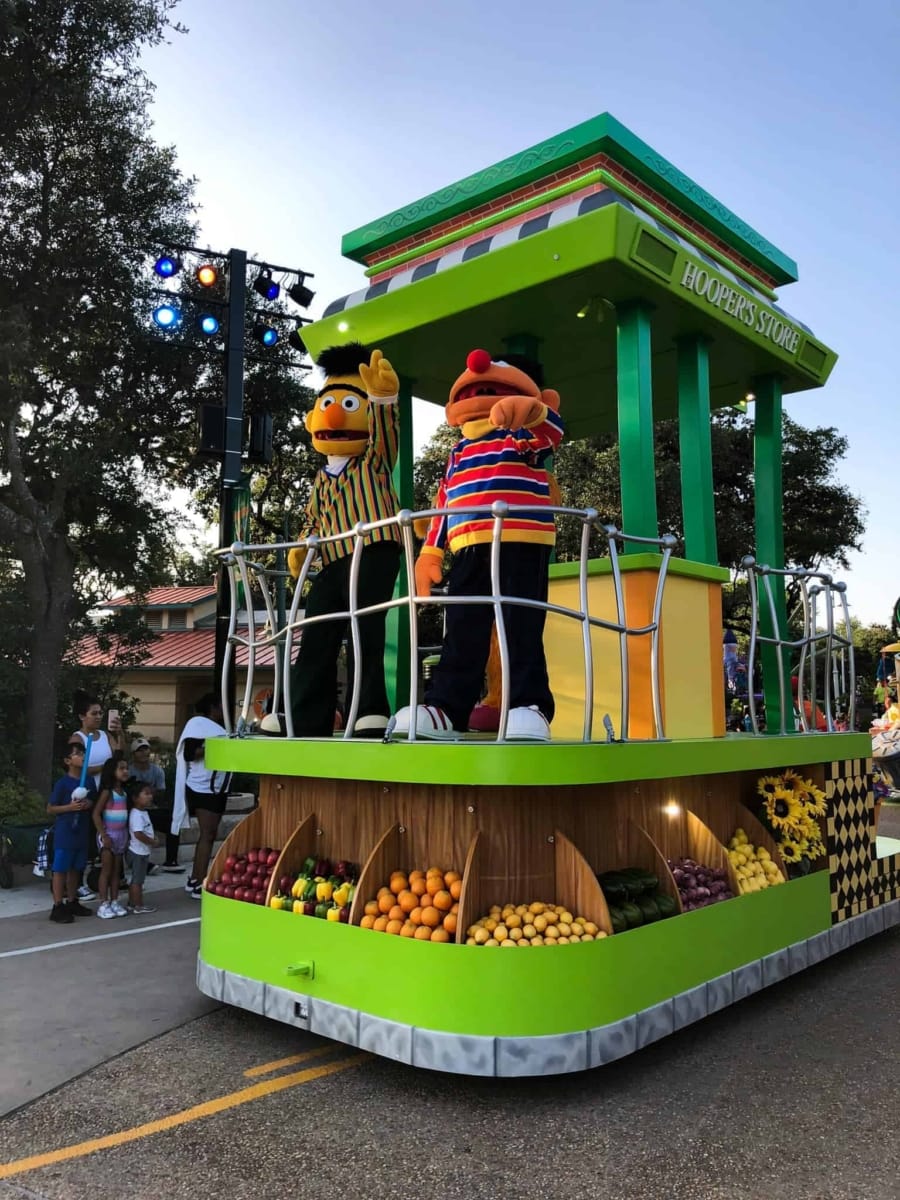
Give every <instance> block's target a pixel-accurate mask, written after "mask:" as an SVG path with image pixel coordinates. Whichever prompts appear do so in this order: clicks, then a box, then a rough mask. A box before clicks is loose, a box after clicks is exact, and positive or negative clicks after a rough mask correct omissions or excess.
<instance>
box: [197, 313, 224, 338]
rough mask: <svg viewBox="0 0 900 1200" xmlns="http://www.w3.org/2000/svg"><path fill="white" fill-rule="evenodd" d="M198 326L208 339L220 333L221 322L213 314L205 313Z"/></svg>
mask: <svg viewBox="0 0 900 1200" xmlns="http://www.w3.org/2000/svg"><path fill="white" fill-rule="evenodd" d="M197 324H198V325H199V326H200V332H201V333H202V334H205V336H206V337H213V336H214V335H215V334H217V333H218V332H219V320H218V318H217V317H214V316H213V315H212V313H204V314H203V316H202V317H200V319H199V321H198V322H197Z"/></svg>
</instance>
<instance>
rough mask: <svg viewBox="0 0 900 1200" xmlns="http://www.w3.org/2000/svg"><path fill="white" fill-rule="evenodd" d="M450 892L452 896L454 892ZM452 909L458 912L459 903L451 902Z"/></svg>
mask: <svg viewBox="0 0 900 1200" xmlns="http://www.w3.org/2000/svg"><path fill="white" fill-rule="evenodd" d="M450 894H451V896H452V895H453V893H452V892H451V893H450ZM450 911H451V912H452V913H458V912H459V904H451V905H450Z"/></svg>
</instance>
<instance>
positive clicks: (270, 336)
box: [253, 321, 278, 350]
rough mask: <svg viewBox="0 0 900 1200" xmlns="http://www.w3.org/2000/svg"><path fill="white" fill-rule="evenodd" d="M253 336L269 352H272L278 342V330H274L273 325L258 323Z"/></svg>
mask: <svg viewBox="0 0 900 1200" xmlns="http://www.w3.org/2000/svg"><path fill="white" fill-rule="evenodd" d="M253 336H254V337H255V338H256V340H257V341H258V342H259V343H260V345H262V346H265V347H266V349H267V350H270V349H271V348H272V346H274V345H275V344H276V343H277V342H278V330H277V329H273V328H272V326H271V325H266V324H265V323H264V322H263V321H257V322H256V324H255V325H254V326H253Z"/></svg>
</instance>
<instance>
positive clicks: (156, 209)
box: [0, 0, 204, 791]
mask: <svg viewBox="0 0 900 1200" xmlns="http://www.w3.org/2000/svg"><path fill="white" fill-rule="evenodd" d="M172 8H173V0H2V2H0V103H2V109H3V112H4V113H5V114H6V116H5V119H4V121H3V124H2V127H0V178H2V182H0V224H2V227H3V229H4V237H3V239H2V242H0V313H2V319H0V535H2V537H3V540H4V541H5V542H6V543H7V545H8V546H9V547H10V549H11V553H12V555H13V558H14V560H16V561H17V562H18V563H19V564H20V565H21V585H22V589H23V592H24V596H25V611H26V613H27V619H26V621H25V626H26V628H25V629H24V631H23V637H24V646H25V648H26V649H25V654H24V655H23V658H24V661H25V663H26V664H27V672H28V677H27V701H26V718H27V729H28V739H27V744H26V748H25V755H24V769H25V774H26V777H27V780H28V782H29V784H30V785H31V786H32V787H34V788H37V789H38V790H41V791H46V788H47V784H48V782H49V764H50V759H51V753H50V747H51V746H52V742H53V727H54V717H55V713H56V707H57V692H58V686H59V678H60V670H61V663H62V660H63V654H64V650H65V647H66V641H67V633H68V631H69V629H70V626H71V623H72V622H73V621H75V620H77V619H78V618H79V617H80V616H81V615H82V614H83V613H84V612H86V610H87V609H88V608H89V607H91V606H92V605H93V604H94V603H95V602H96V601H97V600H98V599H101V598H104V597H106V596H108V595H109V594H110V593H111V592H112V591H114V590H117V589H118V588H120V587H123V586H127V587H128V588H129V589H130V590H137V591H140V590H141V588H142V587H143V586H147V585H149V584H150V583H151V582H153V581H154V576H157V577H158V575H159V574H160V573H162V572H164V571H165V567H166V560H167V556H168V554H169V545H170V542H171V537H172V525H173V518H172V516H171V514H170V513H169V512H167V509H166V507H165V500H166V494H167V490H168V485H169V478H168V476H169V475H170V473H171V471H172V469H173V466H174V465H175V464H176V463H177V462H179V461H181V458H182V457H183V446H184V444H186V443H190V442H192V441H193V440H194V438H195V434H194V426H195V415H194V395H195V385H196V383H197V380H198V377H199V376H201V375H202V372H203V369H204V367H203V359H202V356H201V354H200V352H199V351H196V352H195V351H193V350H192V349H191V348H190V347H186V348H185V349H184V350H181V349H180V348H179V346H178V344H177V341H176V340H173V341H170V342H165V341H163V340H161V339H158V338H151V337H148V336H147V321H146V314H147V312H149V310H150V308H151V304H152V294H153V293H152V290H151V289H152V279H151V278H150V277H149V275H148V272H147V269H146V263H147V257H148V248H150V247H156V246H160V245H167V244H172V243H177V242H185V241H188V240H189V239H190V238H191V236H192V234H193V224H192V215H191V183H190V182H189V181H188V180H185V179H184V178H183V177H182V176H181V175H180V174H179V172H178V170H177V169H176V166H175V158H174V152H173V151H172V150H171V149H170V148H163V147H160V146H157V145H156V144H155V143H154V142H153V141H152V139H151V138H150V137H149V136H148V134H147V133H146V130H147V128H148V124H149V121H148V114H147V108H148V104H149V100H150V96H151V85H150V83H149V81H148V80H147V78H146V76H145V74H144V73H143V72H142V71H141V70H140V68H139V66H138V56H139V54H140V53H141V51H142V50H143V49H144V48H146V47H147V46H152V45H156V44H157V43H159V42H160V41H161V40H163V38H164V36H165V34H166V31H167V29H169V28H177V27H176V26H172V25H171V23H170V13H171V10H172Z"/></svg>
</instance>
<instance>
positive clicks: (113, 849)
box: [94, 752, 128, 920]
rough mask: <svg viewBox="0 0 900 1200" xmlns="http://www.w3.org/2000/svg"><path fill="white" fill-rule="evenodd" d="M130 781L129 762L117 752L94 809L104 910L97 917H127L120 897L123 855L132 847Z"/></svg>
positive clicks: (108, 765) (106, 769) (102, 774)
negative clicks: (129, 807) (127, 783)
mask: <svg viewBox="0 0 900 1200" xmlns="http://www.w3.org/2000/svg"><path fill="white" fill-rule="evenodd" d="M127 779H128V760H127V759H126V758H125V755H124V754H122V753H121V752H117V753H116V754H114V755H113V756H112V758H110V759H108V761H107V762H105V763H104V764H103V770H102V771H101V772H100V799H99V800H98V801H97V803H96V805H95V806H94V826H95V828H96V830H97V844H98V846H99V847H100V882H99V884H98V885H97V886H98V888H99V891H100V907H99V908H98V909H97V916H98V917H102V918H103V919H104V920H108V919H109V918H110V917H125V916H127V915H128V912H127V909H125V908H123V907H122V905H121V904H120V903H119V901H118V899H117V897H118V895H119V880H120V879H121V876H122V855H123V854H124V853H125V848H126V846H127V845H128V798H127V796H126V794H125V782H126V780H127Z"/></svg>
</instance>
